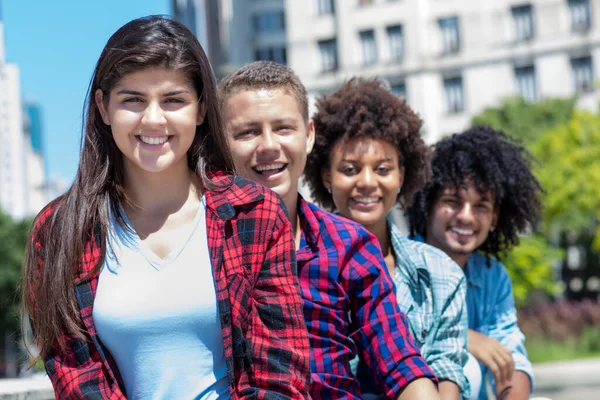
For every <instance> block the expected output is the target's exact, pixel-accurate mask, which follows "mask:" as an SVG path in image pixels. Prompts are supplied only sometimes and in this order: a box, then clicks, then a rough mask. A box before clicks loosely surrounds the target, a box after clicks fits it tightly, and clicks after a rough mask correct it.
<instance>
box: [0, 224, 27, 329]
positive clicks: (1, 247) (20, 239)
mask: <svg viewBox="0 0 600 400" xmlns="http://www.w3.org/2000/svg"><path fill="white" fill-rule="evenodd" d="M30 226H31V221H30V220H24V221H19V222H15V221H13V220H12V219H11V218H10V217H9V216H8V215H6V214H4V213H2V212H0V333H5V332H14V331H16V330H18V327H19V317H18V315H19V312H18V311H19V310H18V303H19V298H18V293H17V288H18V286H19V282H20V279H21V266H22V264H23V256H24V253H25V244H26V243H27V234H28V231H29V227H30Z"/></svg>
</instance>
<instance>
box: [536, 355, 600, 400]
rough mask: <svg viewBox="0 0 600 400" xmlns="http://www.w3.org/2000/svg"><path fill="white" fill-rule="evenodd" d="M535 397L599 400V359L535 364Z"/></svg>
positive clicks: (562, 399)
mask: <svg viewBox="0 0 600 400" xmlns="http://www.w3.org/2000/svg"><path fill="white" fill-rule="evenodd" d="M534 373H535V377H536V392H535V395H536V396H540V397H542V396H543V397H548V398H550V399H552V400H600V359H592V360H578V361H569V362H555V363H546V364H537V365H535V366H534Z"/></svg>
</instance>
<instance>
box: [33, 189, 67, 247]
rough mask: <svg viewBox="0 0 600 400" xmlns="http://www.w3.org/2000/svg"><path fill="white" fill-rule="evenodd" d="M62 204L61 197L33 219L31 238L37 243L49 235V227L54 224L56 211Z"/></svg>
mask: <svg viewBox="0 0 600 400" xmlns="http://www.w3.org/2000/svg"><path fill="white" fill-rule="evenodd" d="M61 204H62V197H59V198H57V199H55V200H53V201H51V202H50V203H49V204H47V205H46V206H45V207H44V208H42V210H41V211H40V212H39V213H38V215H36V217H35V218H34V219H33V224H32V226H31V231H30V236H31V238H32V240H34V241H37V240H41V238H42V237H43V236H44V235H45V234H47V233H48V229H49V225H50V223H51V222H52V219H53V217H54V215H55V214H56V211H57V210H58V208H59V207H60V205H61Z"/></svg>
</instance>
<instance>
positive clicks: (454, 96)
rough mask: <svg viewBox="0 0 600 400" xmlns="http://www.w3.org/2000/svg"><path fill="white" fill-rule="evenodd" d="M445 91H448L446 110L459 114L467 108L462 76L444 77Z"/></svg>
mask: <svg viewBox="0 0 600 400" xmlns="http://www.w3.org/2000/svg"><path fill="white" fill-rule="evenodd" d="M444 91H445V92H446V111H447V112H448V113H449V114H457V113H460V112H462V111H464V110H465V98H464V92H463V81H462V77H460V76H458V77H454V78H446V79H444Z"/></svg>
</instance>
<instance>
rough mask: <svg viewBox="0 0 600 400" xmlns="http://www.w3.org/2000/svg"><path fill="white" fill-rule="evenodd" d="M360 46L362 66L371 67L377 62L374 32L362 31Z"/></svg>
mask: <svg viewBox="0 0 600 400" xmlns="http://www.w3.org/2000/svg"><path fill="white" fill-rule="evenodd" d="M359 36H360V46H361V48H362V57H363V65H373V64H375V63H376V62H377V45H376V43H375V32H373V30H368V31H362V32H360V34H359Z"/></svg>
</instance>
